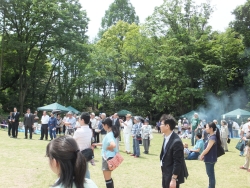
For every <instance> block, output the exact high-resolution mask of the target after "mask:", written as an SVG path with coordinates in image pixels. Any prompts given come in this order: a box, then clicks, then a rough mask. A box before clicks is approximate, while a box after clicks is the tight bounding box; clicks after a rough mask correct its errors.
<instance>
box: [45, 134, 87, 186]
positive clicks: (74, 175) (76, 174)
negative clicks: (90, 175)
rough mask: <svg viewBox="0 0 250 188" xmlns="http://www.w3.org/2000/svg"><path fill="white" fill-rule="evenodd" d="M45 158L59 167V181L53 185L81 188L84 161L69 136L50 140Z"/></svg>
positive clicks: (83, 175)
mask: <svg viewBox="0 0 250 188" xmlns="http://www.w3.org/2000/svg"><path fill="white" fill-rule="evenodd" d="M46 156H47V157H49V159H50V164H52V160H55V161H56V163H57V164H58V165H59V171H60V172H59V174H58V176H59V180H58V181H57V182H56V183H55V184H54V185H53V186H58V185H62V186H63V187H72V186H73V183H75V186H76V188H83V183H84V177H85V173H86V160H85V158H84V157H83V155H82V154H81V152H80V151H79V148H78V145H77V143H76V141H75V140H74V139H73V138H72V137H71V136H61V137H58V138H56V139H54V140H52V141H51V142H50V143H49V144H48V145H47V149H46Z"/></svg>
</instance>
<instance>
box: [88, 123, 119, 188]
mask: <svg viewBox="0 0 250 188" xmlns="http://www.w3.org/2000/svg"><path fill="white" fill-rule="evenodd" d="M102 126H103V128H104V130H105V131H106V132H107V134H106V135H105V137H104V138H103V140H102V143H94V144H92V145H93V146H102V170H103V175H104V179H105V182H106V188H114V182H113V179H112V178H111V172H112V171H111V170H109V167H108V162H107V161H108V160H110V159H112V158H113V157H114V156H115V155H116V153H118V152H119V151H118V148H117V145H116V143H117V142H116V138H118V137H119V133H120V132H119V130H118V129H117V127H116V126H112V120H111V119H110V118H105V119H104V120H103V121H102Z"/></svg>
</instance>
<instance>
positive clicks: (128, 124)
mask: <svg viewBox="0 0 250 188" xmlns="http://www.w3.org/2000/svg"><path fill="white" fill-rule="evenodd" d="M120 121H121V124H122V126H123V128H124V129H123V137H124V144H125V148H126V153H127V154H130V142H129V141H130V137H131V130H132V126H133V121H132V119H131V114H127V115H126V121H125V122H123V121H122V120H120Z"/></svg>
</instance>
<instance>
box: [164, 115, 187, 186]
mask: <svg viewBox="0 0 250 188" xmlns="http://www.w3.org/2000/svg"><path fill="white" fill-rule="evenodd" d="M175 126H176V120H175V119H174V117H173V116H172V115H166V114H165V115H163V116H162V117H161V126H160V128H161V132H162V133H163V134H164V141H163V145H162V150H161V154H160V162H161V171H162V188H179V187H180V184H181V183H184V179H185V178H187V177H188V171H187V167H186V164H185V160H184V152H183V150H184V147H183V143H182V141H181V139H180V137H179V136H178V135H177V134H176V133H175V132H174V128H175Z"/></svg>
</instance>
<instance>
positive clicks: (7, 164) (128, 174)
mask: <svg viewBox="0 0 250 188" xmlns="http://www.w3.org/2000/svg"><path fill="white" fill-rule="evenodd" d="M18 137H19V138H18V139H13V138H9V137H8V136H7V131H5V130H0V138H1V139H0V144H1V152H0V158H1V160H0V169H1V170H0V187H1V188H12V187H13V188H14V187H15V188H17V187H20V188H30V187H32V188H46V187H49V185H52V184H53V183H54V181H55V180H56V178H57V177H56V176H55V175H54V174H53V172H52V171H51V170H50V167H49V165H48V159H47V158H46V157H45V148H46V145H47V143H48V141H40V140H38V139H39V135H34V136H33V140H25V139H24V133H18ZM184 142H187V143H188V144H190V140H184ZM236 143H237V140H236V139H233V140H232V142H231V143H230V145H229V152H228V153H226V155H224V156H222V157H220V158H219V160H218V162H217V164H216V165H215V173H216V187H218V188H247V187H250V173H249V172H247V171H246V170H240V169H239V166H241V165H243V164H244V161H245V158H244V157H240V156H239V152H238V151H237V150H236V149H235V145H236ZM161 145H162V136H161V134H157V133H155V134H154V139H153V140H152V141H151V147H150V154H149V155H145V154H142V155H141V157H140V158H137V159H135V158H133V157H131V156H129V155H127V154H125V153H124V152H123V151H124V144H123V142H121V146H120V151H121V154H122V155H123V156H124V159H125V160H124V162H123V163H122V165H121V166H120V167H118V168H117V169H116V170H115V171H114V172H113V173H112V177H113V180H114V185H115V187H116V188H135V187H136V188H160V187H161V171H160V162H159V153H160V149H161ZM131 148H132V146H131ZM143 151H144V150H143V147H142V146H141V153H142V152H143ZM95 160H96V166H91V165H90V173H91V179H92V180H93V181H94V182H95V183H96V184H97V186H98V187H99V188H105V182H104V179H103V175H102V171H101V156H100V149H96V150H95ZM186 164H187V167H188V171H189V177H188V179H187V180H186V182H185V183H184V184H182V185H181V187H182V188H185V187H188V188H189V187H190V188H205V187H207V186H208V177H207V175H206V171H205V165H204V163H203V162H202V161H186Z"/></svg>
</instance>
